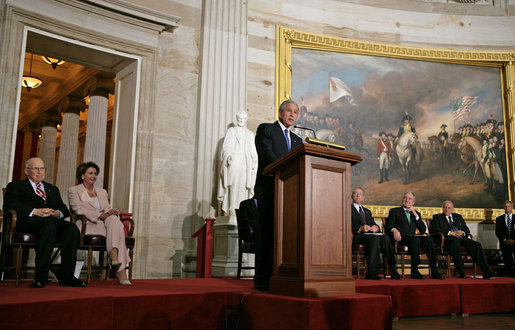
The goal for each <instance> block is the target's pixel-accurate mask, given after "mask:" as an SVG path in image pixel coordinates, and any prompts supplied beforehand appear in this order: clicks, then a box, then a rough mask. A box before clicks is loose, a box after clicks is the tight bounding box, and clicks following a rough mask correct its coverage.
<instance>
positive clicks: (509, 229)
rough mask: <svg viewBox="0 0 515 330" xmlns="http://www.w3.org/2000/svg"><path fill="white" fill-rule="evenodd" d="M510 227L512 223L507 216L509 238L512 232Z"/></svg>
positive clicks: (509, 216)
mask: <svg viewBox="0 0 515 330" xmlns="http://www.w3.org/2000/svg"><path fill="white" fill-rule="evenodd" d="M512 226H513V223H512V222H511V215H508V236H510V237H511V231H512V230H513V228H512Z"/></svg>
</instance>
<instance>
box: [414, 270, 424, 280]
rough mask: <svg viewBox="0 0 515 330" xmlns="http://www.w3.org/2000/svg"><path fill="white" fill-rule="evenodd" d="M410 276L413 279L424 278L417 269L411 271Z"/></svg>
mask: <svg viewBox="0 0 515 330" xmlns="http://www.w3.org/2000/svg"><path fill="white" fill-rule="evenodd" d="M410 276H411V278H412V279H414V280H423V279H424V278H425V276H424V275H422V274H420V272H419V271H418V270H415V271H411V275H410Z"/></svg>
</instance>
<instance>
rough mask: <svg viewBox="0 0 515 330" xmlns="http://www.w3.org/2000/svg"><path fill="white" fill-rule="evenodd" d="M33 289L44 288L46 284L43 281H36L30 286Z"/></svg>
mask: <svg viewBox="0 0 515 330" xmlns="http://www.w3.org/2000/svg"><path fill="white" fill-rule="evenodd" d="M30 287H31V288H38V289H40V288H44V287H45V282H42V281H34V282H32V284H31V285H30Z"/></svg>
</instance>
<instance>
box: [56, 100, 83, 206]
mask: <svg viewBox="0 0 515 330" xmlns="http://www.w3.org/2000/svg"><path fill="white" fill-rule="evenodd" d="M85 107H86V104H85V102H84V100H83V99H82V98H78V97H68V98H67V99H66V100H65V102H64V104H63V105H62V109H63V124H62V131H61V143H60V146H59V161H58V167H57V180H56V185H57V187H58V188H59V190H60V192H61V197H62V198H63V201H67V200H68V188H70V187H71V186H75V171H76V170H77V148H78V144H79V119H80V116H79V115H80V112H81V111H83V110H84V109H85Z"/></svg>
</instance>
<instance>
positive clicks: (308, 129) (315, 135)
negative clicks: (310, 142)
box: [293, 125, 317, 139]
mask: <svg viewBox="0 0 515 330" xmlns="http://www.w3.org/2000/svg"><path fill="white" fill-rule="evenodd" d="M293 127H295V128H298V129H305V130H307V131H311V132H313V136H314V137H315V139H316V138H317V133H315V131H314V130H313V129H312V128H308V127H302V126H299V125H293Z"/></svg>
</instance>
